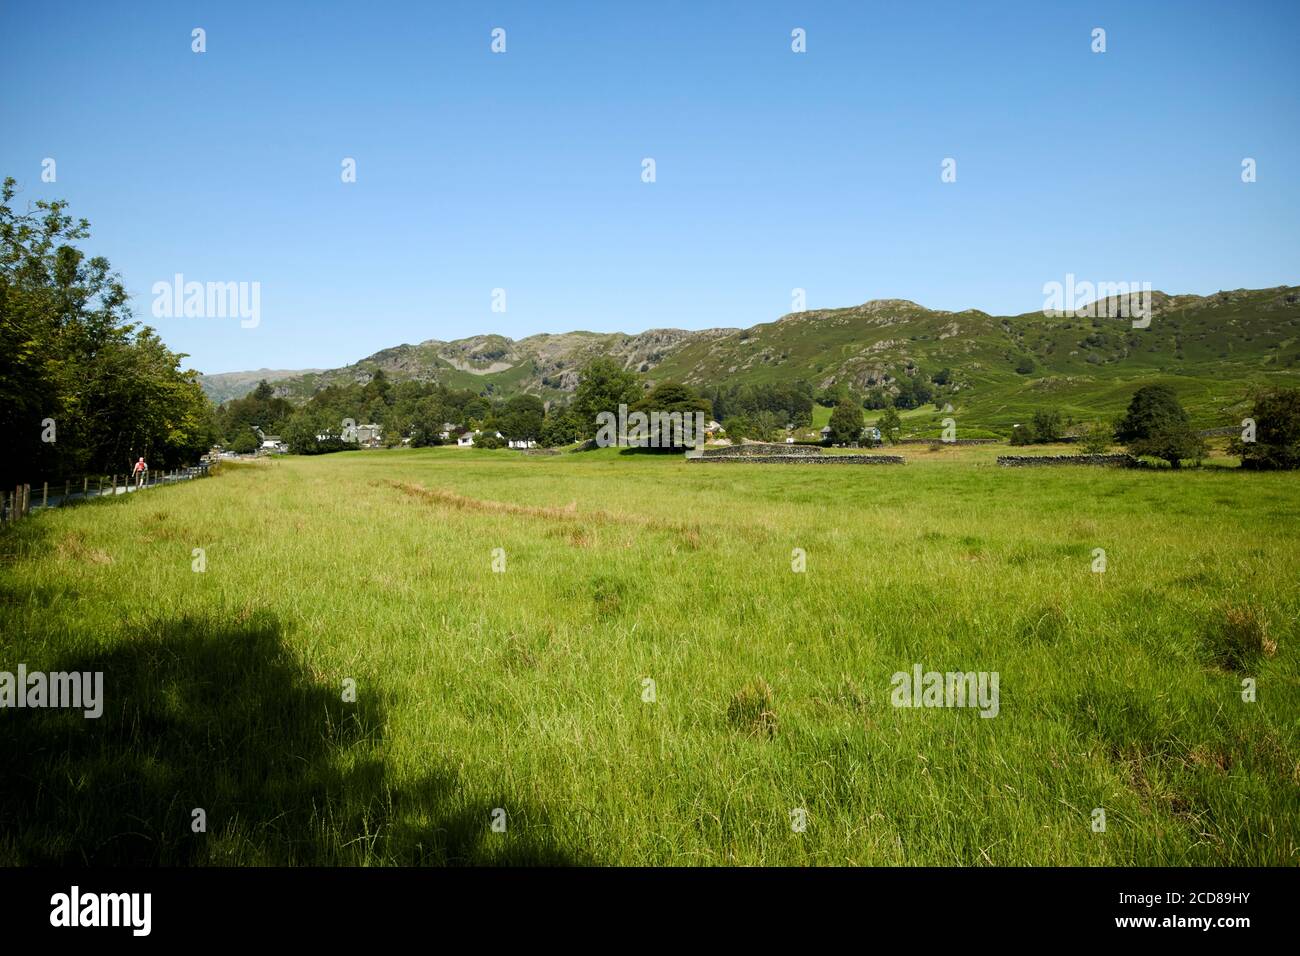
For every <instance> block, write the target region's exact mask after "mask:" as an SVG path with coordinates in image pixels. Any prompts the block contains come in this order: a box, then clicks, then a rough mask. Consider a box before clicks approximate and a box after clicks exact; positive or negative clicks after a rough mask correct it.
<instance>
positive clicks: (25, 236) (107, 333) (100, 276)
mask: <svg viewBox="0 0 1300 956" xmlns="http://www.w3.org/2000/svg"><path fill="white" fill-rule="evenodd" d="M17 191H18V187H17V183H16V182H15V181H14V180H13V179H12V178H10V179H6V180H5V181H4V184H3V187H2V188H0V342H3V345H2V346H0V431H2V432H3V434H4V435H5V441H6V449H5V451H6V454H5V455H4V456H3V458H0V487H9V486H11V485H13V484H15V483H17V482H19V481H35V480H37V478H38V476H46V477H48V478H53V479H57V478H59V477H73V476H76V475H78V474H84V473H85V471H87V470H96V471H100V472H105V473H108V472H113V471H117V472H119V473H120V472H121V471H123V470H125V469H126V468H127V467H129V465H130V463H131V462H133V461H134V460H135V459H136V458H137V457H140V456H144V457H146V458H147V459H149V460H150V462H151V464H153V465H154V466H155V467H160V466H161V467H174V466H176V465H179V464H183V463H185V462H187V461H193V460H194V459H195V458H196V457H197V456H198V455H199V454H200V453H201V452H203V451H206V450H207V448H208V447H209V445H210V444H211V443H212V441H213V439H214V437H215V433H214V427H213V416H212V413H211V406H210V404H209V402H208V401H207V399H206V398H205V397H204V395H203V393H202V390H201V389H200V388H199V385H198V381H197V373H195V372H194V371H193V370H185V369H182V368H181V362H182V360H183V359H184V358H185V356H184V355H181V354H178V353H176V352H172V351H171V350H170V349H168V348H167V347H166V346H165V345H164V344H163V343H162V340H161V339H159V338H158V336H157V335H156V334H155V333H154V332H153V330H152V329H149V328H148V327H146V326H141V325H139V324H138V323H136V322H133V321H132V319H131V310H130V306H129V301H130V299H129V296H128V295H127V293H126V289H125V287H124V286H123V284H122V280H121V277H120V276H119V275H117V274H116V273H115V272H113V271H112V269H111V266H110V265H109V262H108V260H107V259H105V258H103V257H101V256H94V257H89V256H87V255H86V254H85V253H84V252H82V251H81V250H80V249H78V248H77V247H76V246H75V245H74V243H75V242H77V241H79V240H82V239H85V238H87V237H88V236H89V234H90V224H89V223H88V222H86V220H84V219H81V220H75V221H74V220H73V218H72V217H71V216H69V215H68V214H67V213H66V209H67V203H66V202H63V201H58V200H56V201H46V200H40V201H37V202H36V203H34V204H33V206H30V207H29V209H28V211H27V212H25V213H22V212H17V211H15V210H14V209H13V208H12V207H11V202H12V200H13V198H14V196H15V195H17Z"/></svg>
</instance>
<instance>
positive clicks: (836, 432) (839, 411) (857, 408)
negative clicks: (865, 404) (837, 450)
mask: <svg viewBox="0 0 1300 956" xmlns="http://www.w3.org/2000/svg"><path fill="white" fill-rule="evenodd" d="M830 425H831V434H830V440H831V444H833V445H847V444H850V443H852V442H856V441H857V440H858V439H860V438H861V437H862V429H863V428H864V427H865V426H864V423H863V420H862V406H861V405H859V404H858V403H857V402H854V401H851V400H845V401H842V402H840V403H839V404H838V405H836V406H835V410H834V411H833V412H831V422H830Z"/></svg>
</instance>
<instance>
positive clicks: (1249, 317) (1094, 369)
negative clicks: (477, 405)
mask: <svg viewBox="0 0 1300 956" xmlns="http://www.w3.org/2000/svg"><path fill="white" fill-rule="evenodd" d="M1152 302H1153V316H1152V319H1151V322H1150V326H1149V327H1148V328H1143V329H1135V328H1132V324H1131V322H1130V320H1129V319H1128V318H1077V317H1068V316H1063V317H1048V316H1044V315H1043V314H1042V313H1040V312H1031V313H1026V314H1023V315H1015V316H995V315H990V314H988V313H986V312H981V311H979V310H976V309H969V310H966V311H962V312H946V311H939V310H934V309H927V308H925V307H924V306H921V305H918V304H917V303H915V302H909V301H907V300H902V299H885V300H876V301H872V302H867V303H864V304H862V305H859V306H853V307H850V308H843V309H820V310H814V311H807V312H799V313H792V314H790V315H786V316H783V317H781V318H780V319H777V320H776V321H774V322H768V323H764V324H760V325H755V326H753V327H751V328H748V329H708V330H704V331H697V332H691V331H684V330H681V329H652V330H650V331H647V332H642V333H640V334H637V335H627V334H623V333H595V332H569V333H565V334H560V335H534V336H530V337H528V338H524V339H519V340H517V341H516V340H512V339H509V338H506V337H504V336H499V335H485V336H475V337H472V338H467V339H459V340H455V341H451V342H444V341H439V340H429V341H426V342H422V343H420V344H418V345H399V346H395V347H394V348H390V349H385V350H384V351H381V352H377V353H375V354H374V355H371V356H369V357H367V358H364V359H362V360H360V361H359V362H357V363H355V364H353V365H349V366H346V367H344V368H339V369H331V370H328V371H320V372H310V373H304V374H301V375H296V376H292V377H285V378H281V379H280V380H279V381H278V384H277V392H278V393H280V394H283V395H286V396H287V397H289V398H291V399H304V398H306V397H308V396H310V395H311V394H312V393H314V392H315V391H317V390H319V389H321V388H324V387H326V386H328V385H332V384H344V383H349V382H356V381H366V380H367V379H369V377H370V375H371V374H372V373H373V371H374V370H375V369H383V370H384V371H385V373H386V374H387V375H388V376H389V377H390V378H391V379H393V380H395V381H403V380H408V379H415V380H420V381H439V382H442V383H443V384H445V385H448V386H451V387H455V388H471V389H474V390H476V391H486V392H489V393H491V394H495V395H501V396H508V395H511V394H516V393H519V392H528V393H532V394H536V395H540V396H542V397H543V398H563V397H565V396H566V395H567V394H568V393H571V392H572V391H573V389H574V388H575V386H576V385H577V380H578V372H579V370H580V369H581V367H582V366H583V364H584V363H585V362H586V361H588V360H589V359H590V358H592V357H594V356H597V355H607V356H612V357H614V358H617V359H618V360H619V361H621V362H622V364H623V365H624V367H626V368H629V369H634V370H636V371H638V372H641V373H643V374H644V375H645V376H646V378H647V379H649V380H651V381H662V380H667V379H673V380H679V381H683V382H686V383H688V384H691V385H696V386H706V385H720V384H728V383H733V382H751V383H767V382H781V381H792V380H796V379H806V380H808V381H811V382H812V383H813V384H814V385H815V386H817V387H818V388H822V387H826V386H829V385H833V384H837V383H847V384H849V385H851V386H852V387H854V388H855V389H859V390H862V391H866V390H868V389H871V388H876V387H883V388H885V389H886V390H888V389H890V388H892V386H893V384H894V383H895V382H896V381H897V380H898V379H899V378H900V377H901V376H904V375H908V374H913V373H915V372H917V371H920V372H923V373H925V374H927V375H929V374H933V373H936V372H938V371H939V370H940V369H944V368H947V369H950V370H951V371H952V373H953V374H952V380H953V384H952V385H950V386H949V388H948V392H947V394H946V395H945V399H946V401H948V402H950V403H952V405H953V406H954V408H955V409H956V414H958V415H959V416H960V417H961V418H962V419H964V422H965V423H966V424H972V425H973V424H981V425H991V426H995V427H996V426H1002V427H1005V426H1007V425H1009V424H1011V423H1013V422H1016V421H1021V420H1023V419H1024V418H1026V417H1027V415H1028V414H1029V413H1030V412H1031V411H1032V409H1034V408H1036V407H1040V406H1043V405H1055V406H1057V407H1059V408H1060V409H1061V410H1062V412H1063V413H1064V414H1066V415H1067V416H1072V417H1075V418H1087V417H1094V416H1097V415H1099V414H1109V413H1111V412H1114V411H1118V410H1119V409H1120V408H1122V407H1123V405H1124V404H1125V403H1126V402H1127V400H1128V397H1129V395H1131V393H1132V391H1133V388H1134V387H1135V386H1136V385H1137V384H1141V383H1148V382H1152V381H1168V382H1170V383H1171V384H1173V385H1174V386H1175V387H1176V388H1177V390H1178V392H1179V394H1180V395H1181V396H1182V397H1183V400H1184V402H1185V403H1186V404H1187V406H1188V408H1189V410H1190V411H1191V412H1192V414H1193V416H1194V418H1196V419H1197V421H1198V422H1203V423H1207V424H1210V423H1213V424H1223V423H1225V422H1229V421H1231V420H1232V418H1233V416H1234V415H1236V414H1237V413H1238V412H1239V410H1240V408H1241V407H1243V405H1242V403H1243V401H1244V399H1245V397H1246V394H1247V392H1248V390H1249V389H1250V388H1251V387H1252V386H1253V385H1257V384H1263V383H1266V382H1277V383H1281V382H1286V383H1292V384H1294V383H1297V382H1300V287H1296V286H1282V287H1278V288H1273V289H1259V290H1237V291H1233V292H1219V293H1216V294H1214V295H1210V296H1196V295H1178V296H1170V295H1166V294H1165V293H1162V292H1155V293H1153V294H1152ZM1018 369H1019V371H1018ZM242 374H245V375H249V376H252V381H253V382H254V383H255V382H256V380H257V376H258V374H259V373H242ZM214 378H215V377H214ZM936 419H937V416H936Z"/></svg>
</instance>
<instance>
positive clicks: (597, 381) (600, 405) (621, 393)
mask: <svg viewBox="0 0 1300 956" xmlns="http://www.w3.org/2000/svg"><path fill="white" fill-rule="evenodd" d="M640 397H641V387H640V383H639V380H638V379H637V376H636V374H635V373H633V372H629V371H627V370H625V369H624V368H623V367H622V366H621V365H619V364H618V363H617V362H615V361H614V360H613V359H608V358H598V359H593V360H592V361H590V362H588V363H587V365H586V366H585V367H584V368H583V370H582V372H581V373H580V374H579V376H578V388H577V390H576V391H575V393H574V396H573V413H574V415H575V416H576V417H577V419H578V425H579V427H580V428H581V429H582V432H581V436H582V437H583V438H590V437H592V436H593V435H595V434H596V427H597V423H596V416H597V415H599V414H600V413H601V412H610V413H612V414H614V415H617V414H618V406H619V405H631V404H632V403H634V402H635V401H636V400H637V399H638V398H640Z"/></svg>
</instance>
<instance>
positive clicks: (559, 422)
mask: <svg viewBox="0 0 1300 956" xmlns="http://www.w3.org/2000/svg"><path fill="white" fill-rule="evenodd" d="M578 431H579V428H578V420H577V419H576V418H574V417H573V415H572V414H571V413H570V412H569V411H568V410H567V409H566V410H564V411H562V412H554V413H552V414H550V415H547V416H546V418H545V420H543V422H542V432H541V437H540V438H538V443H539V444H540V445H541V446H542V447H543V448H558V447H560V446H561V445H572V444H573V443H574V442H576V441H577V440H578Z"/></svg>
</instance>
